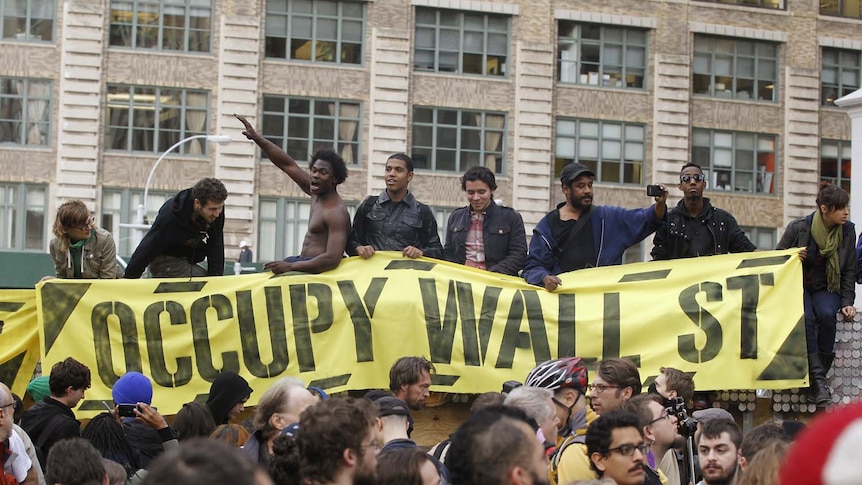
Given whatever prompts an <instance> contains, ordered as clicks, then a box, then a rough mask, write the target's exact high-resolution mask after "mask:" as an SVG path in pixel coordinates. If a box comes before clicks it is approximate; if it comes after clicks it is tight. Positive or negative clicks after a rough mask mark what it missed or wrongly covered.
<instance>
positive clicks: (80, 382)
mask: <svg viewBox="0 0 862 485" xmlns="http://www.w3.org/2000/svg"><path fill="white" fill-rule="evenodd" d="M49 385H50V386H51V395H50V396H48V397H46V398H44V399H42V400H41V401H39V402H38V403H36V405H35V406H33V407H32V408H30V409H28V410H27V411H24V415H23V416H22V417H21V427H22V428H24V431H26V432H27V434H28V435H29V436H30V439H32V440H33V445H34V446H35V447H36V452H37V454H38V455H41V456H39V460H40V463H45V461H44V459H45V458H47V456H48V452H49V451H51V447H52V446H54V443H56V442H58V441H60V440H63V439H66V438H79V437H80V436H81V423H80V422H79V421H78V420H76V419H75V413H73V412H72V408H74V407H76V406H77V405H78V402H80V401H81V399H84V393H85V391H86V390H87V389H88V388H89V387H90V369H89V368H88V367H87V366H86V365H84V364H82V363H80V362H78V361H77V360H75V359H73V358H71V357H69V358H67V359H66V360H64V361H62V362H57V363H56V364H54V366H53V367H51V377H50V378H49Z"/></svg>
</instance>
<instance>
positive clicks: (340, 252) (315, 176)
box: [236, 115, 350, 274]
mask: <svg viewBox="0 0 862 485" xmlns="http://www.w3.org/2000/svg"><path fill="white" fill-rule="evenodd" d="M236 118H237V119H238V120H239V121H240V122H241V123H242V125H243V126H244V127H245V131H243V132H242V134H243V135H245V136H246V138H248V139H249V140H251V141H253V142H255V143H257V146H259V147H260V149H261V150H263V153H265V154H266V156H267V158H269V160H270V161H271V162H272V163H273V164H274V165H275V166H276V167H278V168H279V169H280V170H281V171H282V172H284V173H286V174H287V175H288V176H289V177H290V178H291V179H293V181H294V182H296V184H297V185H298V186H299V188H300V189H302V191H303V192H305V193H306V194H308V195H310V196H311V212H310V213H309V215H308V230H307V231H306V233H305V240H304V241H302V252H301V253H300V254H299V256H289V257H287V258H285V259H284V261H271V262H269V263H266V264H265V265H263V269H265V270H270V271H272V272H273V273H275V274H280V273H286V272H288V271H302V272H303V273H314V274H317V273H323V272H324V271H329V270H331V269H335V268H337V267H338V265H339V264H340V263H341V259H342V257H343V256H344V247H345V246H346V245H347V238H348V237H349V235H350V214H349V213H348V212H347V206H346V205H345V204H344V200H342V199H341V196H340V195H338V192H337V190H336V189H337V188H338V184H340V183H342V182H344V180H345V179H347V165H345V163H344V159H343V158H341V156H340V155H338V154H337V153H335V152H333V151H332V150H318V151H317V152H315V153H314V155H312V156H311V163H310V164H309V167H308V168H309V172H310V174H309V173H306V171H305V170H303V169H302V168H301V167H300V166H299V165H297V163H296V160H294V159H293V157H291V156H290V155H288V154H287V153H285V152H284V150H282V149H281V148H279V146H278V145H276V144H275V143H273V142H271V141H269V140H267V139H266V138H264V137H263V136H261V135H260V134H259V133H258V132H256V131H255V130H254V128H253V127H252V126H251V124H250V123H249V122H248V120H246V119H245V118H243V117H242V116H239V115H237V117H236Z"/></svg>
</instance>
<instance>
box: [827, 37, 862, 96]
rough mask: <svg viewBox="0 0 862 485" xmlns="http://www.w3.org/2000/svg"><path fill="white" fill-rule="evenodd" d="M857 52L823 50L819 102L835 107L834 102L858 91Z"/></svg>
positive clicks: (858, 65)
mask: <svg viewBox="0 0 862 485" xmlns="http://www.w3.org/2000/svg"><path fill="white" fill-rule="evenodd" d="M859 54H860V53H859V51H848V50H843V49H830V48H828V47H824V48H823V55H822V57H823V72H822V74H821V76H820V92H821V95H820V98H821V99H820V101H821V103H822V104H823V106H835V100H836V99H838V98H841V97H843V96H847V95H848V94H850V93H852V92H853V91H856V90H857V89H859V73H860V71H862V69H860V66H862V62H860V55H859Z"/></svg>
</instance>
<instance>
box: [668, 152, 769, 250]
mask: <svg viewBox="0 0 862 485" xmlns="http://www.w3.org/2000/svg"><path fill="white" fill-rule="evenodd" d="M706 184H707V182H706V177H705V176H704V174H703V170H702V169H701V168H700V165H698V164H696V163H687V164H685V165H683V166H682V170H681V171H680V173H679V190H680V191H682V193H683V198H682V200H680V201H679V204H677V206H676V207H674V208H673V209H672V210H671V211H670V213H668V215H667V223H666V224H665V225H663V226H662V227H661V228H659V230H658V231H656V233H655V237H654V238H653V246H654V247H653V250H652V253H651V254H652V257H653V259H657V260H661V259H679V258H694V257H697V256H712V255H714V254H727V253H744V252H749V251H754V250H756V249H757V247H756V246H755V245H754V244H752V242H751V241H750V240H749V239H748V237H746V235H745V232H743V231H742V229H740V228H739V225H738V224H737V223H736V219H735V218H734V217H733V216H732V215H731V214H730V213H729V212H727V211H725V210H722V209H719V208H717V207H713V206H712V204H710V202H709V198H707V197H704V196H703V190H704V189H705V188H706Z"/></svg>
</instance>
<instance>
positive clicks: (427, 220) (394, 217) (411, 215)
mask: <svg viewBox="0 0 862 485" xmlns="http://www.w3.org/2000/svg"><path fill="white" fill-rule="evenodd" d="M368 245H370V246H372V247H373V248H374V250H375V251H401V250H403V249H404V248H406V247H407V246H413V247H415V248H419V249H420V250H421V251H422V253H423V255H424V256H426V257H429V258H437V259H441V258H442V257H443V245H442V244H441V243H440V236H439V235H438V234H437V219H435V218H434V213H433V212H431V209H430V208H429V207H428V206H427V205H425V204H423V203H421V202H419V201H417V200H416V198H415V197H413V194H411V193H410V192H408V193H407V195H406V196H404V198H403V199H401V201H400V202H393V201H392V199H390V198H389V193H388V192H386V191H385V190H384V191H383V192H382V193H381V194H380V195H377V196H374V195H372V196H370V197H368V198H366V199H365V200H364V201H362V204H360V205H359V207H358V208H357V209H356V216H354V218H353V230H352V231H351V233H350V241H349V243H348V244H347V254H349V255H351V256H356V255H357V252H356V248H357V247H358V246H368Z"/></svg>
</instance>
